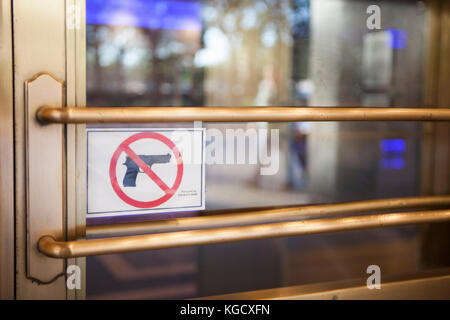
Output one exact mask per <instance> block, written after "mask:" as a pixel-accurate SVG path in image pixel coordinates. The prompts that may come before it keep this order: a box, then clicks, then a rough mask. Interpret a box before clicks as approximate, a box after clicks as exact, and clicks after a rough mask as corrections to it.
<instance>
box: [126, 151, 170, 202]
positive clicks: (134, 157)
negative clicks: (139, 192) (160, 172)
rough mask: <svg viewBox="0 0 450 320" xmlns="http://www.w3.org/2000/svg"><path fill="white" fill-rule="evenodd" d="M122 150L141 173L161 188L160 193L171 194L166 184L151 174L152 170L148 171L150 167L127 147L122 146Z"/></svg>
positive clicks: (154, 174)
mask: <svg viewBox="0 0 450 320" xmlns="http://www.w3.org/2000/svg"><path fill="white" fill-rule="evenodd" d="M122 150H123V151H124V152H125V153H126V154H127V155H128V156H129V157H130V158H131V159H132V160H133V161H134V162H135V163H136V164H137V165H138V166H139V168H141V169H142V171H144V172H145V173H146V174H147V175H148V176H149V177H150V179H152V180H153V181H154V182H155V183H156V184H157V185H158V186H159V187H160V188H161V190H162V191H164V192H165V193H166V194H171V193H173V190H172V189H170V188H169V187H168V186H167V184H165V183H164V181H162V180H161V179H160V178H159V177H158V176H157V175H156V173H155V172H153V170H152V169H150V167H149V166H148V165H147V164H146V163H145V162H144V161H142V159H141V158H139V156H138V155H137V154H136V153H135V152H134V151H133V150H131V149H130V147H129V146H123V149H122Z"/></svg>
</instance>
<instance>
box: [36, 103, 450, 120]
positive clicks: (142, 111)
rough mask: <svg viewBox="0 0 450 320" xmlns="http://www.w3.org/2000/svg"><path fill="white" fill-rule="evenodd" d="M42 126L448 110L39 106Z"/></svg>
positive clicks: (398, 115) (422, 115)
mask: <svg viewBox="0 0 450 320" xmlns="http://www.w3.org/2000/svg"><path fill="white" fill-rule="evenodd" d="M37 118H38V119H39V120H40V121H41V122H44V123H147V122H166V123H169V122H192V121H204V122H255V121H256V122H258V121H262V122H270V121H271V122H292V121H450V109H448V108H365V107H364V108H344V107H342V108H341V107H333V108H325V107H320V108H317V107H89V108H77V107H66V108H58V107H49V106H44V107H41V108H40V109H39V110H38V111H37Z"/></svg>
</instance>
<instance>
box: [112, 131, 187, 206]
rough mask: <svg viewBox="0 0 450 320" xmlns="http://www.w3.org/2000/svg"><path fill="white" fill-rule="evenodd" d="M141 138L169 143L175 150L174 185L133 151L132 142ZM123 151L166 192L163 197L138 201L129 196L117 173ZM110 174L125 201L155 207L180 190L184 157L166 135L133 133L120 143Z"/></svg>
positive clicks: (117, 190)
mask: <svg viewBox="0 0 450 320" xmlns="http://www.w3.org/2000/svg"><path fill="white" fill-rule="evenodd" d="M140 139H155V140H159V141H161V142H162V143H164V144H165V145H167V146H168V147H169V149H170V150H171V151H172V152H173V154H174V155H175V158H176V160H177V176H176V178H175V182H174V184H173V186H172V187H168V186H167V185H166V184H165V183H164V182H163V181H162V180H161V179H159V177H158V176H157V175H156V174H155V173H154V172H153V171H152V170H151V169H150V168H149V167H148V166H147V165H146V164H145V163H143V161H142V160H141V159H140V158H139V157H138V156H137V155H136V154H135V153H134V152H133V150H131V149H130V147H129V146H130V144H131V143H133V142H135V141H137V140H140ZM122 152H125V153H126V154H127V155H128V156H130V157H131V158H132V159H133V161H134V162H136V164H137V165H138V166H139V167H140V168H141V170H143V171H144V172H145V173H146V174H147V175H148V176H149V177H150V178H151V179H152V180H153V181H154V182H155V183H156V184H157V185H158V186H159V187H160V188H161V189H162V190H163V191H164V192H165V193H166V194H165V195H164V196H162V197H161V198H159V199H156V200H152V201H138V200H135V199H133V198H131V197H129V196H127V195H126V194H125V192H124V191H123V190H122V189H121V188H120V186H119V183H118V181H117V175H116V167H117V161H118V159H119V156H120V155H121V154H122ZM109 176H110V179H111V185H112V187H113V189H114V191H115V192H116V194H117V195H118V196H119V198H120V199H122V200H123V201H124V202H126V203H127V204H129V205H131V206H133V207H137V208H143V209H149V208H154V207H157V206H159V205H161V204H163V203H164V202H166V201H167V200H169V199H170V198H171V197H172V196H173V195H174V194H175V192H176V191H177V190H178V187H179V186H180V183H181V179H182V177H183V159H182V158H181V154H180V151H179V150H178V148H177V146H176V145H175V144H174V143H173V142H172V141H171V140H170V139H169V138H167V137H166V136H163V135H161V134H159V133H155V132H141V133H137V134H135V135H132V136H131V137H129V138H127V139H126V140H125V141H123V142H122V143H121V144H120V145H119V147H118V148H117V150H116V151H115V152H114V154H113V156H112V158H111V163H110V165H109Z"/></svg>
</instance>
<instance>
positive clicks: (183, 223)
mask: <svg viewBox="0 0 450 320" xmlns="http://www.w3.org/2000/svg"><path fill="white" fill-rule="evenodd" d="M449 207H450V195H448V196H429V197H407V198H391V199H376V200H366V201H352V202H343V203H335V204H313V205H303V206H295V207H283V208H273V207H271V208H270V207H269V208H267V207H266V208H249V209H227V210H215V211H214V210H212V211H206V212H203V214H202V215H201V216H197V217H186V218H173V219H167V220H159V221H146V222H142V221H141V222H128V223H112V224H111V223H109V224H96V225H91V226H87V227H86V234H87V235H88V236H90V237H117V236H127V235H137V234H149V233H162V232H174V231H186V230H199V229H210V228H224V227H232V226H240V225H253V224H262V223H273V222H287V221H295V220H300V219H311V218H324V217H332V216H336V215H339V214H345V215H348V214H351V213H354V214H361V213H369V212H377V211H378V212H380V211H384V212H386V211H395V210H404V211H406V210H408V209H410V210H411V209H428V210H429V209H432V208H433V209H439V208H449Z"/></svg>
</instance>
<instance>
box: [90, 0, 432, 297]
mask: <svg viewBox="0 0 450 320" xmlns="http://www.w3.org/2000/svg"><path fill="white" fill-rule="evenodd" d="M371 4H373V5H376V8H380V9H381V25H380V27H381V28H380V29H373V28H374V27H377V20H376V18H377V16H376V12H377V11H373V12H372V11H370V12H372V13H366V12H367V10H368V6H369V5H371ZM86 5H87V13H86V17H87V18H86V19H87V35H86V36H87V102H88V105H89V106H348V107H350V106H355V107H369V106H370V107H388V106H391V107H423V105H424V69H425V58H426V49H427V48H426V46H425V44H426V40H427V34H426V30H427V20H426V13H427V7H426V5H425V4H424V2H422V1H387V0H386V1H372V2H370V4H369V3H368V2H367V1H362V0H352V1H350V0H294V1H287V0H286V1H284V0H266V1H263V0H245V1H225V0H212V1H199V0H198V1H196V0H193V1H181V0H179V1H166V0H155V1H144V0H129V1H119V0H107V1H105V0H87V1H86ZM376 8H375V10H376ZM91 127H93V126H91ZM97 127H98V126H97ZM100 127H106V126H105V125H103V126H100ZM108 127H117V126H114V125H110V126H108ZM121 127H125V126H123V125H122V126H121ZM129 127H133V128H136V127H150V128H153V127H164V128H167V127H192V124H190V123H189V124H151V125H150V124H149V125H130V126H129ZM204 127H206V128H207V145H208V144H211V143H217V141H218V140H220V141H221V142H222V144H223V145H224V148H225V147H226V146H228V145H230V148H229V149H227V148H225V151H224V152H223V154H222V155H217V154H216V153H214V154H207V168H206V209H207V210H209V209H228V208H243V207H261V206H281V205H294V204H298V205H300V204H308V203H326V202H339V201H351V200H363V199H375V198H383V197H402V196H414V195H419V191H420V187H421V181H420V169H421V156H420V150H421V148H422V147H423V146H421V140H422V124H420V123H414V122H411V123H403V122H400V123H388V122H371V123H361V122H340V123H338V122H319V123H309V122H297V123H284V124H281V123H244V124H236V123H233V124H231V123H220V124H204ZM230 129H233V131H230ZM227 133H229V134H227ZM253 133H256V134H257V136H256V137H257V138H256V139H252V138H251V137H253V136H252V134H253ZM265 133H268V135H265ZM233 134H235V135H237V136H238V137H239V138H244V137H245V139H246V140H245V141H246V143H247V148H244V149H242V150H241V149H239V148H238V147H236V143H237V140H236V136H233ZM278 137H279V139H278ZM278 141H279V144H278V146H277V143H276V142H278ZM271 142H272V143H271ZM251 150H256V151H255V152H256V156H257V158H258V160H259V161H257V163H249V162H250V160H249V159H250V158H251V152H252V151H251ZM232 152H235V153H239V152H243V154H241V155H243V156H246V159H247V160H246V163H245V164H237V163H236V162H237V158H236V156H237V155H236V154H234V159H233V160H230V161H229V163H228V162H227V153H230V154H231V153H232ZM277 158H278V159H277ZM264 169H265V170H266V171H269V172H270V173H271V174H269V175H261V172H263V171H264ZM198 214H201V212H191V213H187V214H186V213H182V214H178V215H177V214H171V215H164V214H158V215H145V216H135V217H131V218H130V217H127V218H126V221H138V220H149V219H167V218H171V217H176V216H185V215H198ZM116 221H125V220H124V219H89V221H88V224H95V223H104V222H116ZM419 240H420V239H419V233H418V230H417V228H416V227H405V228H394V229H386V230H368V231H357V232H348V233H342V234H332V235H315V236H304V237H292V238H288V239H270V240H259V241H249V242H243V243H232V244H221V245H212V246H206V247H196V248H186V249H170V250H163V251H155V252H142V253H136V254H126V255H114V256H110V257H109V258H104V257H93V258H88V290H87V293H88V298H89V297H91V298H98V297H106V296H107V297H118V298H139V297H142V298H192V297H199V296H206V295H212V294H221V293H228V292H238V291H244V290H256V289H263V288H272V287H280V286H287V285H296V284H303V283H309V282H318V281H331V280H341V279H347V278H355V277H362V278H364V277H365V276H366V273H365V272H366V268H367V267H368V266H369V265H370V264H373V263H376V264H378V265H380V266H381V269H382V270H383V272H385V273H383V275H385V274H399V273H407V272H409V271H415V270H417V269H419V268H420V267H421V266H420V264H419V262H418V253H419V252H418V250H419V246H420V241H419ZM181 257H183V258H181ZM183 259H184V260H183ZM374 259H375V260H374ZM150 261H152V262H151V264H152V266H149V265H148V263H150ZM153 261H158V263H156V262H155V265H154V266H153ZM117 266H120V268H122V269H121V270H122V271H121V272H117V274H115V273H114V272H113V271H111V273H109V272H104V271H105V270H113V269H115V268H116V267H117ZM118 268H119V267H118ZM120 268H119V269H120ZM98 274H102V277H97V275H98ZM156 278H157V279H158V281H154V279H156ZM106 283H108V285H106Z"/></svg>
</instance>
